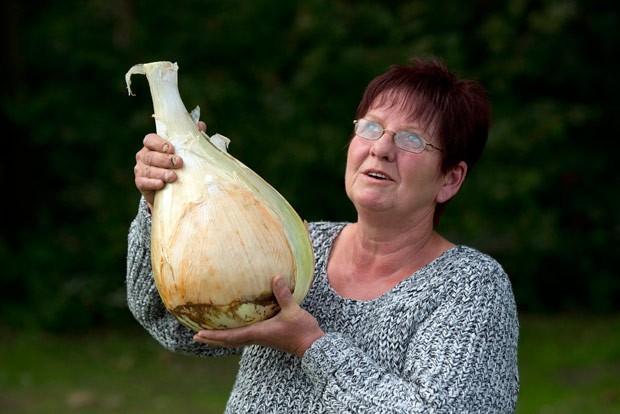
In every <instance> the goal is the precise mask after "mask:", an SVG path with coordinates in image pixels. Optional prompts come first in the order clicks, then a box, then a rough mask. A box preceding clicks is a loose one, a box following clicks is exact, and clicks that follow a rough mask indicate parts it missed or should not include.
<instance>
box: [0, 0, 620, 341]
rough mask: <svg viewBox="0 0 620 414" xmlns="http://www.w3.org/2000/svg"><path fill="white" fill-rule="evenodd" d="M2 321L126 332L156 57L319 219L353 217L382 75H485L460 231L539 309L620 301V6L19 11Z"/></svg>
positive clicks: (139, 5)
mask: <svg viewBox="0 0 620 414" xmlns="http://www.w3.org/2000/svg"><path fill="white" fill-rule="evenodd" d="M1 7H2V8H3V9H2V20H3V22H2V23H3V24H2V30H3V32H4V33H3V43H2V47H3V49H2V52H3V53H2V56H3V64H2V65H1V69H0V70H1V71H2V72H1V73H2V79H3V81H4V86H3V88H2V100H1V107H2V124H3V126H4V129H3V130H4V137H3V138H4V139H3V153H4V160H3V162H2V163H0V168H1V172H2V175H1V177H2V181H3V194H4V196H3V197H2V198H3V202H2V203H1V205H2V218H3V220H2V224H1V226H2V227H1V228H2V232H1V234H0V261H1V263H2V271H1V272H0V284H1V286H2V289H1V290H0V313H1V315H2V319H3V320H4V321H6V322H9V323H11V324H15V325H19V326H31V327H43V328H47V329H56V330H63V329H64V330H72V329H83V328H87V327H91V326H93V325H98V324H119V323H123V322H124V321H126V320H127V319H128V312H127V309H126V304H125V286H124V273H125V252H126V234H127V228H128V226H129V223H130V221H131V219H132V218H133V216H134V214H135V211H136V208H137V201H138V192H137V190H136V189H135V187H134V184H133V171H132V168H133V166H134V163H135V159H134V155H135V153H136V151H137V150H138V149H139V148H140V147H141V140H142V138H143V136H144V135H146V134H147V133H149V132H151V131H153V130H154V124H153V121H152V119H151V117H150V115H151V112H152V106H151V101H150V94H149V91H148V85H147V83H146V80H145V79H144V78H142V79H139V78H136V79H134V83H133V85H132V87H133V91H134V92H135V93H136V94H137V96H136V97H131V98H130V97H128V96H127V91H126V89H125V83H124V75H125V72H126V71H127V70H128V69H129V68H130V67H131V66H132V65H134V64H136V63H143V62H150V61H155V60H171V61H175V62H178V64H179V67H180V71H179V86H180V91H181V96H182V97H183V100H184V102H185V103H186V105H187V106H188V108H193V107H194V106H195V105H200V106H201V109H202V119H203V120H205V121H206V122H207V123H208V125H209V127H208V128H209V131H210V132H212V133H213V132H220V133H222V134H224V135H227V136H228V137H230V138H231V139H232V144H231V147H230V152H231V153H232V154H233V155H234V156H236V157H237V158H238V159H240V160H242V161H243V162H244V163H246V164H247V165H248V166H250V167H251V168H253V169H254V170H255V171H256V172H258V173H259V174H261V175H262V176H263V177H264V178H266V179H267V180H268V181H269V182H270V183H271V184H272V185H273V186H274V187H275V188H277V189H278V190H280V192H281V193H282V194H283V195H284V196H285V197H286V198H287V199H288V200H289V201H290V202H291V204H292V205H293V206H294V207H295V208H296V209H297V210H298V212H299V213H300V214H301V215H302V217H303V218H305V219H307V220H318V219H322V220H323V219H324V220H354V219H355V216H354V213H353V210H352V208H351V205H350V203H349V201H348V200H347V199H346V196H345V194H344V191H343V171H344V161H345V146H346V143H347V140H348V138H349V135H350V132H351V120H352V118H353V114H354V112H355V109H356V106H357V103H358V101H359V98H360V97H361V93H362V91H363V88H364V87H365V85H366V84H367V82H368V81H369V80H370V79H371V78H372V77H373V76H375V75H377V74H378V73H380V72H382V71H383V70H385V69H386V68H387V67H388V66H389V65H391V64H394V63H404V62H406V60H407V58H408V57H409V56H411V55H424V56H430V55H434V56H440V57H442V58H443V59H444V60H445V61H446V62H447V63H448V65H449V66H450V67H452V68H454V69H456V70H457V71H458V72H459V73H460V74H461V75H463V76H466V77H470V78H474V79H477V80H479V81H480V82H482V83H483V84H484V85H485V86H486V87H487V88H488V90H489V93H490V96H491V98H492V101H493V104H494V109H493V110H494V125H493V129H492V133H491V137H490V141H489V144H488V147H487V150H486V153H485V154H484V156H483V158H482V160H481V162H480V164H479V165H478V166H477V167H476V169H475V170H474V171H473V172H472V174H471V176H470V177H469V178H468V181H467V182H466V184H465V186H464V187H463V189H462V190H461V193H460V194H459V195H458V196H457V198H456V199H455V200H454V201H453V202H452V203H451V205H450V206H449V207H448V210H447V213H446V216H445V218H444V221H443V223H442V225H441V230H442V231H443V232H444V234H446V235H447V236H448V237H449V238H451V239H452V240H453V241H455V242H462V243H466V244H469V245H473V246H475V247H478V248H480V249H482V250H484V251H486V252H488V253H490V254H492V255H493V256H495V257H496V258H497V259H499V260H500V261H501V262H502V263H503V264H504V266H505V268H506V270H507V271H508V273H509V274H510V276H511V279H512V281H513V285H514V288H515V293H516V297H517V301H518V305H519V308H520V309H521V311H524V312H556V311H587V312H592V311H594V312H605V313H608V312H614V311H618V310H619V309H620V279H619V278H618V268H619V267H620V266H619V265H620V263H619V262H620V259H619V258H620V247H619V246H620V243H619V241H620V240H619V239H620V237H619V235H620V221H619V220H618V218H617V211H619V207H620V198H619V197H618V189H619V186H618V184H619V176H620V174H619V172H618V168H616V164H614V162H616V158H617V156H616V155H614V154H617V153H618V150H619V149H620V148H619V147H620V144H619V142H620V140H619V139H618V136H619V133H620V128H619V117H618V115H617V114H618V109H619V105H618V99H617V97H618V95H619V92H620V90H619V89H620V88H619V83H618V81H617V75H616V73H617V66H616V63H615V61H616V60H617V55H618V40H619V39H620V33H619V28H620V24H619V16H618V8H619V6H618V3H616V2H609V3H606V2H604V1H586V0H538V1H534V0H508V1H505V2H496V1H486V0H475V1H471V2H463V1H460V0H446V1H441V2H438V1H422V0H407V1H404V0H403V1H399V0H394V1H390V2H369V1H355V2H354V1H344V0H305V1H292V0H256V1H255V0H252V1H249V0H220V1H211V0H208V1H197V0H177V1H175V2H168V3H159V2H152V1H146V0H109V1H108V0H85V1H76V0H68V1H63V2H54V1H50V0H47V1H37V2H34V1H33V0H27V1H17V0H9V1H5V2H3V5H2V6H1Z"/></svg>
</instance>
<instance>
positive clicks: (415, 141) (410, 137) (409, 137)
mask: <svg viewBox="0 0 620 414" xmlns="http://www.w3.org/2000/svg"><path fill="white" fill-rule="evenodd" d="M405 142H406V143H407V145H409V146H410V147H412V148H421V147H423V146H424V141H423V140H422V137H420V136H419V135H418V134H413V133H406V137H405Z"/></svg>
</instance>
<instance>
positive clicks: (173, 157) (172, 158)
mask: <svg viewBox="0 0 620 414" xmlns="http://www.w3.org/2000/svg"><path fill="white" fill-rule="evenodd" d="M170 163H171V164H172V165H173V166H174V167H176V166H177V157H175V156H171V157H170Z"/></svg>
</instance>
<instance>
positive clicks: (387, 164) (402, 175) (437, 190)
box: [345, 100, 445, 221]
mask: <svg viewBox="0 0 620 414" xmlns="http://www.w3.org/2000/svg"><path fill="white" fill-rule="evenodd" d="M379 102H381V101H380V100H379ZM407 115H408V114H407V113H405V112H403V111H402V110H401V109H400V108H399V107H398V106H397V105H396V106H395V105H390V104H389V103H388V104H383V103H380V104H379V105H376V104H375V105H373V106H371V108H370V109H369V110H368V112H367V113H366V115H364V117H363V118H364V119H368V120H371V121H375V122H377V123H378V124H380V125H381V126H382V127H383V128H384V129H385V130H388V131H394V132H396V131H410V132H415V133H417V134H418V135H420V136H422V137H423V138H424V139H425V140H426V141H427V142H429V143H431V144H433V145H436V146H439V142H437V140H436V139H435V138H434V137H433V136H431V135H429V133H428V131H425V130H421V129H420V125H419V124H418V123H417V122H415V121H413V122H412V121H411V120H409V119H408V116H407ZM393 135H394V134H392V133H391V132H385V133H384V134H383V135H382V136H381V137H380V138H379V139H378V140H376V141H371V140H368V139H365V138H362V137H360V136H358V135H354V136H353V138H352V140H351V142H350V144H349V149H348V152H347V166H346V171H345V187H346V192H347V195H348V196H349V198H350V199H351V201H352V202H353V204H354V205H355V207H356V209H357V211H358V213H361V212H364V211H365V212H385V213H389V214H391V215H392V217H395V218H396V219H397V220H403V219H405V218H415V217H426V216H428V218H429V219H430V220H431V221H432V218H433V212H434V210H435V204H436V202H443V201H445V200H442V199H441V198H442V188H443V184H444V181H445V180H444V178H445V177H444V175H443V174H442V173H441V171H440V162H441V152H439V151H437V150H435V149H433V148H429V147H427V148H426V149H425V150H424V151H422V152H421V153H419V154H416V153H411V152H407V151H405V150H402V149H400V148H398V147H397V146H396V144H395V143H394V139H393Z"/></svg>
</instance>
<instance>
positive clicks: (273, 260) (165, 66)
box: [125, 62, 314, 331]
mask: <svg viewBox="0 0 620 414" xmlns="http://www.w3.org/2000/svg"><path fill="white" fill-rule="evenodd" d="M177 71H178V66H177V65H176V63H171V62H152V63H147V64H140V65H136V66H134V67H132V68H131V69H130V70H129V72H127V75H126V77H125V78H126V82H127V88H128V90H129V93H130V94H131V89H130V84H131V82H130V77H131V75H132V74H144V75H146V77H147V80H148V82H149V87H150V90H151V96H152V98H153V107H154V112H155V113H154V118H155V125H156V129H157V134H158V135H160V136H162V137H164V138H166V139H167V140H169V141H170V142H171V143H172V144H173V145H174V147H175V151H176V153H177V154H178V155H179V156H181V157H182V158H183V167H182V168H181V169H179V170H177V171H176V173H177V180H176V181H175V182H174V183H171V184H167V185H166V186H165V187H164V188H163V189H162V190H160V191H158V192H157V193H156V195H155V202H154V204H153V209H152V229H151V263H152V267H153V275H154V278H155V285H156V286H157V290H158V292H159V295H160V296H161V298H162V301H163V303H164V305H165V306H166V308H167V309H168V311H169V312H170V313H171V314H172V315H174V316H175V317H176V318H177V319H178V320H179V321H180V322H181V323H182V324H184V325H185V326H187V327H189V328H190V329H193V330H195V331H198V330H200V329H228V328H234V327H239V326H245V325H249V324H251V323H255V322H257V321H260V320H264V319H268V318H270V317H272V316H273V315H275V314H276V313H277V312H278V311H279V306H278V304H277V301H276V300H275V297H274V295H273V292H272V290H271V281H272V279H273V277H274V276H276V275H281V276H282V277H283V278H284V280H285V282H286V283H287V284H288V286H289V288H290V289H291V291H292V292H293V297H294V298H295V300H296V301H297V303H301V301H302V300H303V298H304V297H305V296H306V294H307V292H308V289H309V287H310V284H311V282H312V277H313V273H314V253H313V250H312V243H311V241H310V237H309V234H308V229H307V225H306V223H305V222H304V221H303V220H301V218H300V217H299V215H298V214H297V213H296V212H295V210H294V209H293V208H292V207H291V206H290V204H289V203H288V202H287V201H286V200H285V199H284V197H282V195H280V194H279V193H278V192H277V191H276V190H275V189H274V188H273V187H271V185H269V184H268V183H267V182H266V181H265V180H263V179H262V178H261V177H260V176H258V175H257V174H256V173H255V172H254V171H252V170H251V169H249V168H248V167H247V166H245V165H244V164H243V163H241V162H240V161H238V160H237V159H235V158H234V157H233V156H231V155H230V154H228V152H226V149H225V147H224V146H222V144H221V142H228V139H227V138H225V137H223V136H221V135H214V136H213V137H209V136H208V135H206V134H205V133H204V132H202V131H200V130H199V129H198V127H197V125H196V119H193V118H192V116H191V115H190V114H189V113H188V111H187V110H186V108H185V106H184V104H183V102H182V100H181V97H180V94H179V90H178V86H177Z"/></svg>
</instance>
